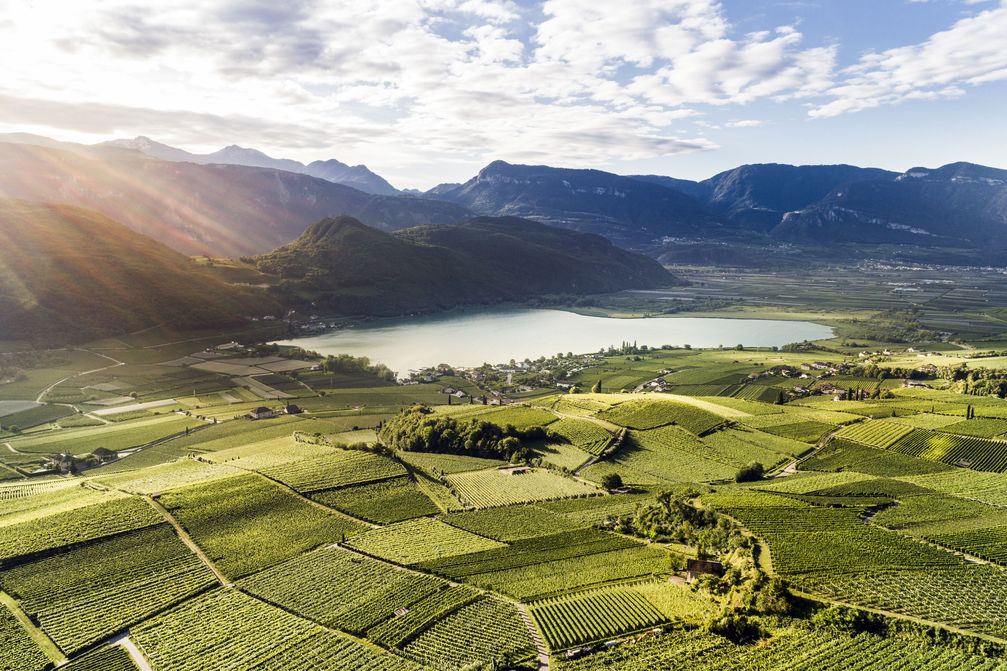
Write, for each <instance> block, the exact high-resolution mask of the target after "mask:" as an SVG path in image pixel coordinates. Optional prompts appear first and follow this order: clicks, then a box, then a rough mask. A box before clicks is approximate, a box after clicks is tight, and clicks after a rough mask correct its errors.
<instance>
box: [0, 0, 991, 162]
mask: <svg viewBox="0 0 1007 671" xmlns="http://www.w3.org/2000/svg"><path fill="white" fill-rule="evenodd" d="M803 42H804V37H803V35H802V34H801V33H800V32H798V31H797V30H796V29H795V28H793V27H789V26H778V27H775V28H773V29H772V30H768V31H762V32H756V33H750V34H737V32H736V30H735V29H734V28H733V26H732V25H731V22H730V20H729V17H728V16H727V14H726V12H725V10H724V8H723V6H722V5H721V4H720V2H718V1H717V0H633V2H628V3H622V4H620V5H614V4H612V3H602V2H598V1H597V0H545V1H544V2H542V3H540V4H538V5H536V6H528V5H527V4H523V5H519V4H517V3H516V2H513V1H512V0H388V1H387V2H374V1H373V0H290V1H289V2H276V1H275V0H159V2H157V3H144V2H140V0H104V1H103V2H101V3H90V2H67V1H66V0H31V1H30V2H29V1H28V0H0V62H2V63H3V64H4V71H3V75H2V76H0V96H4V98H3V101H4V102H3V104H0V124H2V125H4V126H5V127H7V128H11V127H14V126H19V125H20V126H24V127H31V128H32V129H33V130H45V129H46V128H49V129H51V132H52V134H54V135H62V136H71V137H73V138H74V139H81V140H84V139H92V140H100V139H106V138H107V137H108V136H111V135H119V136H121V135H136V134H145V135H150V136H153V137H155V138H157V139H161V140H165V141H170V142H174V143H177V144H182V145H184V146H186V147H187V148H191V149H194V150H207V149H214V148H216V147H218V146H220V145H222V144H228V143H232V142H236V143H240V144H245V145H253V146H258V147H260V148H262V149H264V150H266V151H270V152H271V153H274V154H278V155H290V156H292V157H294V158H299V159H302V160H311V159H315V158H328V157H337V158H340V159H341V160H346V161H352V162H366V163H368V164H370V165H371V166H372V167H374V168H375V169H377V170H379V171H385V172H388V173H389V174H391V175H406V174H408V173H410V172H417V171H420V172H424V171H426V169H427V166H429V165H430V164H432V163H434V162H437V163H448V162H451V161H461V162H463V163H466V164H468V165H478V164H479V163H482V162H485V161H487V160H489V159H492V158H505V159H509V160H542V161H546V160H548V161H549V162H552V163H556V164H565V165H584V166H587V165H590V166H597V165H600V164H604V163H606V162H609V161H615V160H630V159H634V158H640V159H646V158H654V157H660V156H664V155H668V154H674V153H679V152H687V151H702V150H707V149H711V148H714V147H715V146H716V144H715V143H714V142H713V141H712V140H710V139H706V138H703V137H694V136H693V135H694V133H693V132H691V131H689V130H688V128H694V126H692V124H690V125H689V126H683V123H682V120H683V119H688V118H690V117H694V116H696V115H698V114H701V113H702V111H703V110H704V108H706V107H708V106H718V107H723V106H740V105H745V104H748V103H751V102H754V101H758V100H764V99H769V100H787V99H793V98H808V97H812V96H817V95H820V94H821V92H822V91H823V90H826V89H827V88H828V87H829V86H830V78H831V76H832V74H833V69H834V63H835V57H836V47H835V46H834V45H826V46H821V45H812V46H805V45H804V44H803ZM985 74H986V76H989V75H990V73H988V72H987V73H985ZM850 76H852V75H850ZM833 90H834V89H833ZM748 121H756V120H754V119H753V120H746V121H744V122H738V123H747V122H748ZM727 125H728V126H729V125H730V124H727Z"/></svg>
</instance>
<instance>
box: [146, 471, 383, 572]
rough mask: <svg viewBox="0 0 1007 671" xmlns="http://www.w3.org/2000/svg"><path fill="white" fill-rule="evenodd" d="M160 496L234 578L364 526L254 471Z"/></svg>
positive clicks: (289, 557) (338, 539) (332, 540)
mask: <svg viewBox="0 0 1007 671" xmlns="http://www.w3.org/2000/svg"><path fill="white" fill-rule="evenodd" d="M161 502H162V503H163V504H164V506H165V507H166V508H167V509H168V510H169V511H170V512H171V514H172V515H174V516H175V518H176V519H178V521H179V522H180V523H181V524H182V525H183V526H184V527H185V529H186V530H187V531H188V532H189V533H190V534H191V535H192V536H193V538H194V539H195V540H196V542H197V543H198V544H199V545H200V546H201V547H202V548H203V549H204V550H206V552H207V554H209V555H210V557H211V559H213V561H215V562H216V563H217V565H218V566H219V567H220V570H221V571H223V572H224V574H225V575H226V576H228V577H230V578H232V579H234V578H240V577H241V576H244V575H248V574H249V573H253V572H255V571H257V570H259V569H263V568H266V567H268V566H272V565H274V564H278V563H280V562H281V561H285V560H287V559H292V558H293V557H296V556H297V555H298V554H300V553H302V552H305V551H307V550H310V549H312V548H315V547H318V546H319V545H323V544H326V543H334V542H337V541H340V540H343V539H344V538H345V537H346V536H350V535H352V534H355V533H360V532H361V531H362V530H363V529H364V528H365V526H364V525H363V524H358V523H354V522H351V521H349V520H347V519H345V518H343V517H339V516H336V515H335V514H328V513H326V512H324V511H322V510H318V509H317V508H314V507H312V506H310V505H308V504H307V503H303V502H302V501H299V500H297V499H296V498H294V497H293V496H292V495H291V494H289V493H288V492H285V491H283V490H282V489H280V488H279V487H277V486H276V485H274V484H272V483H270V482H269V481H268V480H266V479H265V478H262V477H259V476H257V475H239V476H236V477H232V478H227V479H224V480H218V481H215V482H212V483H209V484H200V485H192V486H189V487H184V488H181V489H176V490H173V491H172V492H170V493H168V494H165V495H164V496H162V497H161Z"/></svg>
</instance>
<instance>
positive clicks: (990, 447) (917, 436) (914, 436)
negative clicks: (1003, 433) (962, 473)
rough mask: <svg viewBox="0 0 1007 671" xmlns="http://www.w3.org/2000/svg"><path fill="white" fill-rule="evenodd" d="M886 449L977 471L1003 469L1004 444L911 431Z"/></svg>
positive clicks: (1005, 461)
mask: <svg viewBox="0 0 1007 671" xmlns="http://www.w3.org/2000/svg"><path fill="white" fill-rule="evenodd" d="M888 449H891V450H895V451H896V452H901V453H902V454H908V455H910V456H913V457H920V458H922V459H929V460H931V461H939V462H942V463H945V464H951V465H953V466H964V467H966V468H971V469H973V470H977V471H992V472H994V473H1003V472H1004V471H1005V470H1007V441H999V440H989V439H986V438H975V437H967V436H956V435H953V434H949V433H938V432H936V431H927V430H925V429H913V430H912V432H911V433H908V434H906V435H905V436H904V437H903V438H900V439H899V441H898V442H896V443H894V444H893V445H892V446H891V447H889V448H888Z"/></svg>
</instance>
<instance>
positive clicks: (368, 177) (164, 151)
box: [102, 135, 399, 196]
mask: <svg viewBox="0 0 1007 671" xmlns="http://www.w3.org/2000/svg"><path fill="white" fill-rule="evenodd" d="M102 144H103V145H106V146H112V147H119V148H121V149H134V150H136V151H139V152H141V153H144V154H146V155H148V156H153V157H154V158H159V159H161V160H162V161H175V162H186V163H197V164H200V165H207V164H211V163H220V164H225V165H245V166H249V167H252V168H272V169H274V170H285V171H287V172H296V173H298V174H302V175H310V176H311V177H318V178H319V179H324V180H326V181H329V182H335V183H336V184H342V185H344V186H352V187H353V188H354V189H359V190H360V191H363V192H365V193H372V194H376V195H380V196H395V195H398V193H399V190H398V189H396V188H395V187H394V186H392V185H391V184H389V183H388V181H387V180H386V179H385V178H384V177H382V176H381V175H378V174H376V173H374V172H371V170H370V169H368V167H367V166H366V165H352V166H351V165H347V164H345V163H342V162H341V161H337V160H336V159H329V160H326V161H312V162H311V163H308V164H307V165H305V164H304V163H301V162H300V161H294V160H292V159H289V158H273V157H271V156H268V155H266V154H264V153H263V152H261V151H259V150H258V149H249V148H247V147H239V146H238V145H235V144H232V145H229V146H227V147H224V148H223V149H220V150H218V151H215V152H213V153H211V154H193V153H190V152H187V151H185V150H183V149H176V148H175V147H170V146H168V145H166V144H161V143H160V142H155V141H154V140H151V139H150V138H149V137H145V136H143V135H141V136H139V137H136V138H133V139H132V140H110V141H108V142H104V143H102Z"/></svg>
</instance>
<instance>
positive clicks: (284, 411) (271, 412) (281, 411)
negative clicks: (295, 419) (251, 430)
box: [246, 403, 304, 419]
mask: <svg viewBox="0 0 1007 671" xmlns="http://www.w3.org/2000/svg"><path fill="white" fill-rule="evenodd" d="M302 412H304V411H303V410H302V409H301V408H300V407H298V406H296V405H294V404H292V403H287V404H286V405H284V406H283V407H282V408H267V407H266V406H264V405H262V406H259V407H258V408H256V409H255V410H252V411H251V412H249V413H248V414H247V415H246V417H248V419H270V418H272V417H279V416H280V415H299V414H301V413H302Z"/></svg>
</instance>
